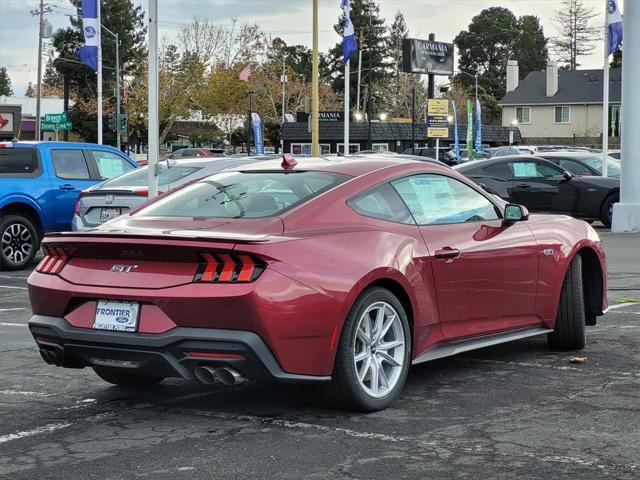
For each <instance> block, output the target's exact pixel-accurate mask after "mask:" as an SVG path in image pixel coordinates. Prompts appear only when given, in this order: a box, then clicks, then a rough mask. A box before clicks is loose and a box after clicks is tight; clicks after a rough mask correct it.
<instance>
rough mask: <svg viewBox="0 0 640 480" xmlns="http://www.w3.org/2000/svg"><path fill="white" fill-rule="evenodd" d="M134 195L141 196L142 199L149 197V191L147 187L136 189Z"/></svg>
mask: <svg viewBox="0 0 640 480" xmlns="http://www.w3.org/2000/svg"><path fill="white" fill-rule="evenodd" d="M133 193H134V195H140V196H141V197H148V196H149V189H148V188H147V187H142V188H136V189H135V190H134V191H133Z"/></svg>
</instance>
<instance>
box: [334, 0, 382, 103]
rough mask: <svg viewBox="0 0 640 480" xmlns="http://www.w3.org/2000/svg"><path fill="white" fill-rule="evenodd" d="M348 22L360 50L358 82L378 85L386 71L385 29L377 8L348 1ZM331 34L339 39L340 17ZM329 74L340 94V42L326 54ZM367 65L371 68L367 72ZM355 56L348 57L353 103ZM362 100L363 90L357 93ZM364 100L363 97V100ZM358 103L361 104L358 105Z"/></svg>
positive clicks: (366, 0)
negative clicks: (354, 33)
mask: <svg viewBox="0 0 640 480" xmlns="http://www.w3.org/2000/svg"><path fill="white" fill-rule="evenodd" d="M351 21H352V22H353V26H354V29H355V32H356V38H357V40H358V48H359V49H361V50H362V83H363V84H364V85H366V84H367V83H368V82H369V75H371V82H372V83H373V84H378V83H381V82H382V81H383V80H384V78H385V77H386V75H387V73H388V69H389V62H388V57H387V51H386V49H387V26H386V24H385V20H384V18H382V16H381V14H380V6H379V5H378V3H376V2H374V1H372V0H353V1H352V2H351ZM334 29H335V31H336V32H337V33H338V35H340V37H342V32H343V31H344V18H343V15H340V18H339V20H338V23H337V24H336V25H335V26H334ZM327 61H328V69H329V73H330V75H331V77H332V81H331V86H332V88H333V90H334V91H335V92H343V91H344V61H343V57H342V42H339V43H338V44H336V46H335V47H333V48H332V49H331V50H330V51H329V55H328V58H327ZM369 65H371V69H369ZM357 69H358V54H357V53H356V54H355V55H354V56H353V57H352V58H351V72H352V75H351V82H350V83H351V97H350V98H351V99H352V101H353V103H354V104H355V103H356V95H355V93H356V90H357V86H358V85H357V81H358V78H357V74H356V72H357ZM361 92H362V93H361V95H362V96H363V97H364V95H365V94H366V88H363V89H362V90H361ZM364 98H366V97H364ZM361 104H362V102H361Z"/></svg>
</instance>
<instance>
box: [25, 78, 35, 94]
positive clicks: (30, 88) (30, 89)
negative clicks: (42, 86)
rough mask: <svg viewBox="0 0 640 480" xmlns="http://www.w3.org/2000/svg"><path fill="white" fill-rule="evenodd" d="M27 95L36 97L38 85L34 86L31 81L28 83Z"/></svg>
mask: <svg viewBox="0 0 640 480" xmlns="http://www.w3.org/2000/svg"><path fill="white" fill-rule="evenodd" d="M24 96H25V97H29V98H35V96H36V87H34V86H33V83H31V82H29V84H28V85H27V91H26V92H24Z"/></svg>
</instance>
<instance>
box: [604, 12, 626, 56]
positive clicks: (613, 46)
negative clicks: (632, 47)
mask: <svg viewBox="0 0 640 480" xmlns="http://www.w3.org/2000/svg"><path fill="white" fill-rule="evenodd" d="M607 25H609V55H611V54H612V53H616V52H617V51H618V50H621V49H622V48H621V47H622V36H623V35H622V32H623V28H622V14H621V13H620V9H619V8H618V0H607Z"/></svg>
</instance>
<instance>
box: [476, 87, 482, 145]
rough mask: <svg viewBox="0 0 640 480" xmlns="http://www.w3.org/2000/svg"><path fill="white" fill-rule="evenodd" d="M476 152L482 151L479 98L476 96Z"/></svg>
mask: <svg viewBox="0 0 640 480" xmlns="http://www.w3.org/2000/svg"><path fill="white" fill-rule="evenodd" d="M475 150H476V152H481V151H482V108H481V107H480V100H478V99H477V98H476V145H475Z"/></svg>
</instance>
